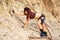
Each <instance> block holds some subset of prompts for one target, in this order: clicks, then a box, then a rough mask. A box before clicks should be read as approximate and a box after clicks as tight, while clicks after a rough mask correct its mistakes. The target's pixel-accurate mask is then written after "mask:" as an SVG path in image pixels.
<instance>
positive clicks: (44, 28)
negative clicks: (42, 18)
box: [43, 23, 47, 32]
mask: <svg viewBox="0 0 60 40" xmlns="http://www.w3.org/2000/svg"><path fill="white" fill-rule="evenodd" d="M43 31H44V32H47V28H46V25H45V23H43Z"/></svg>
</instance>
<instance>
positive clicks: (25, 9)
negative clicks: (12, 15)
mask: <svg viewBox="0 0 60 40" xmlns="http://www.w3.org/2000/svg"><path fill="white" fill-rule="evenodd" d="M25 11H27V12H28V14H29V12H31V10H30V8H28V7H25V8H24V14H25ZM25 15H27V14H25Z"/></svg>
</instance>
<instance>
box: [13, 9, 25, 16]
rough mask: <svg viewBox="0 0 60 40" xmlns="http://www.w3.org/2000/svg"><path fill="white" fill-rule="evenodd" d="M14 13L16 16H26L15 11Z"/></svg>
mask: <svg viewBox="0 0 60 40" xmlns="http://www.w3.org/2000/svg"><path fill="white" fill-rule="evenodd" d="M12 12H13V13H14V14H15V15H16V16H18V15H19V16H24V13H19V12H17V11H14V10H12Z"/></svg>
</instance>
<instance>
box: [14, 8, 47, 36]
mask: <svg viewBox="0 0 60 40" xmlns="http://www.w3.org/2000/svg"><path fill="white" fill-rule="evenodd" d="M15 14H16V15H20V14H17V13H15ZM22 15H26V21H25V23H24V26H23V28H26V27H27V24H28V22H29V20H30V19H38V27H39V29H40V32H41V33H40V34H41V35H40V36H41V37H43V36H47V31H46V25H45V23H44V21H45V15H44V14H41V15H40V14H36V13H34V12H32V11H31V10H30V8H28V7H25V8H24V14H22Z"/></svg>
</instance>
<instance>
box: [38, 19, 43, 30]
mask: <svg viewBox="0 0 60 40" xmlns="http://www.w3.org/2000/svg"><path fill="white" fill-rule="evenodd" d="M40 23H41V21H40V20H39V21H38V27H39V29H43V27H42V25H41V24H40Z"/></svg>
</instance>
